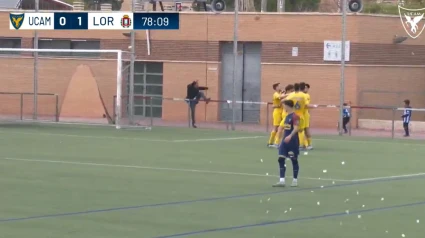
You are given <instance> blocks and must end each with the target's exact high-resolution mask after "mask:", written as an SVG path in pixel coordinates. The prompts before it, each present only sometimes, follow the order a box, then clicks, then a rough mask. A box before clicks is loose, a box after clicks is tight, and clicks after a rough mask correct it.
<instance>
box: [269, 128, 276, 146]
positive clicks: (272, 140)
mask: <svg viewBox="0 0 425 238" xmlns="http://www.w3.org/2000/svg"><path fill="white" fill-rule="evenodd" d="M275 137H276V131H272V132H271V133H270V138H269V144H273V142H274V139H275Z"/></svg>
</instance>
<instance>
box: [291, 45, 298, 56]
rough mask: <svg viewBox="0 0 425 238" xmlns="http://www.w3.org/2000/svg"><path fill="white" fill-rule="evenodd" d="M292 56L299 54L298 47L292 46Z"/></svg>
mask: <svg viewBox="0 0 425 238" xmlns="http://www.w3.org/2000/svg"><path fill="white" fill-rule="evenodd" d="M292 56H298V47H292Z"/></svg>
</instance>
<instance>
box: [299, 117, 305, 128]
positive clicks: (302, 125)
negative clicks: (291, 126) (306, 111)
mask: <svg viewBox="0 0 425 238" xmlns="http://www.w3.org/2000/svg"><path fill="white" fill-rule="evenodd" d="M304 129H305V118H304V116H300V125H299V126H298V130H299V132H302V131H303V130H304Z"/></svg>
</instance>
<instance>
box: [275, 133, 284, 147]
mask: <svg viewBox="0 0 425 238" xmlns="http://www.w3.org/2000/svg"><path fill="white" fill-rule="evenodd" d="M280 137H282V133H277V134H276V137H275V139H274V144H275V145H279V144H280V141H281V139H280Z"/></svg>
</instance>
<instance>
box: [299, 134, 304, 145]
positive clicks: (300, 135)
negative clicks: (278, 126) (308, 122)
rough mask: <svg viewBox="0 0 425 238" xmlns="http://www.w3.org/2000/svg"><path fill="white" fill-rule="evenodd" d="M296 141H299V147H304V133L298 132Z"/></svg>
mask: <svg viewBox="0 0 425 238" xmlns="http://www.w3.org/2000/svg"><path fill="white" fill-rule="evenodd" d="M298 139H299V140H300V145H304V139H305V136H304V131H303V132H298Z"/></svg>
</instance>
